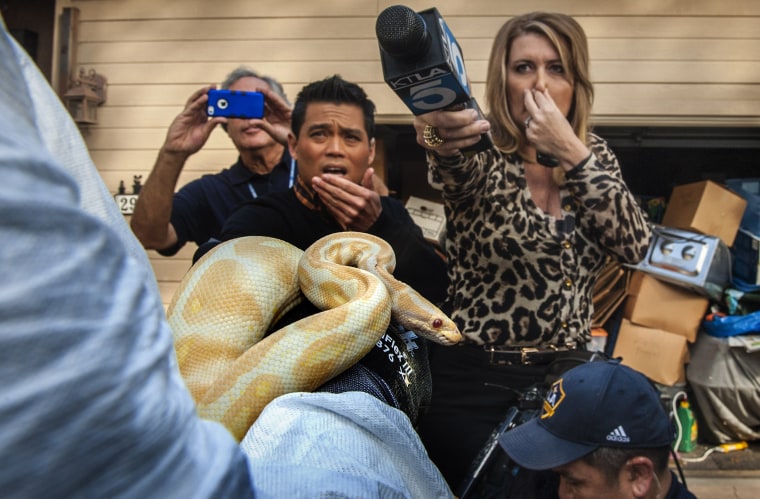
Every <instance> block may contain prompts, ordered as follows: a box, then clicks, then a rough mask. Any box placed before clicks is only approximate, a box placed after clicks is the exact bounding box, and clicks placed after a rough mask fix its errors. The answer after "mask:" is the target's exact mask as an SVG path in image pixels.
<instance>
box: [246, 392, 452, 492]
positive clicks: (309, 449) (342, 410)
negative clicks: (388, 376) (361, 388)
mask: <svg viewBox="0 0 760 499" xmlns="http://www.w3.org/2000/svg"><path fill="white" fill-rule="evenodd" d="M241 446H242V447H243V450H244V451H245V452H246V454H247V455H248V457H249V459H250V462H251V469H252V473H251V474H252V476H253V480H254V486H255V489H256V494H257V496H258V497H271V498H278V497H289V498H295V497H362V498H373V497H385V498H415V499H417V498H451V497H453V494H452V493H451V490H450V489H449V488H448V486H447V485H446V482H445V481H444V479H443V477H442V476H441V474H440V472H439V471H438V468H436V467H435V465H434V464H433V463H432V461H430V458H429V457H428V455H427V452H426V451H425V448H424V447H423V446H422V443H421V442H420V439H419V437H418V436H417V433H415V431H414V429H413V428H412V425H411V422H410V421H409V418H408V417H407V416H406V415H405V414H404V413H403V412H401V411H399V410H397V409H394V408H392V407H390V406H389V405H387V404H385V403H383V402H380V401H379V400H378V399H376V398H375V397H373V396H371V395H369V394H366V393H363V392H346V393H339V394H333V393H291V394H289V395H284V396H282V397H279V398H277V399H275V400H274V401H273V402H271V403H270V404H269V405H268V406H267V407H266V409H264V411H263V412H262V413H261V415H260V416H259V418H258V419H257V420H256V423H255V424H254V425H253V427H252V428H251V430H250V431H249V432H248V434H247V435H246V436H245V438H244V439H243V442H242V443H241ZM305 491H308V492H305Z"/></svg>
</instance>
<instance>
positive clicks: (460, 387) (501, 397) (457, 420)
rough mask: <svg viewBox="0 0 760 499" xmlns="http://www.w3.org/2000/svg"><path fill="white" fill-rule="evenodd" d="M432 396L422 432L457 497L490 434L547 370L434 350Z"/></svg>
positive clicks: (468, 351) (468, 350)
mask: <svg viewBox="0 0 760 499" xmlns="http://www.w3.org/2000/svg"><path fill="white" fill-rule="evenodd" d="M430 369H431V373H432V379H433V394H432V398H431V402H430V406H429V407H428V408H427V410H426V411H423V415H422V417H421V418H420V421H419V425H418V431H419V434H420V438H421V439H422V442H423V443H424V444H425V447H426V448H427V451H428V454H429V455H430V458H431V459H432V461H433V462H434V463H435V464H436V466H438V468H439V469H440V470H441V473H442V474H443V476H444V478H445V479H446V481H447V482H448V484H449V486H450V487H451V488H452V490H453V491H455V492H456V491H457V490H458V489H459V487H460V485H461V483H462V481H463V479H464V478H465V476H466V475H467V472H468V470H469V468H470V465H471V464H472V462H473V460H474V459H475V457H476V456H477V455H478V453H479V452H480V450H481V449H482V448H483V446H484V444H485V443H486V441H487V440H488V437H489V435H490V434H491V432H492V431H493V430H494V429H495V428H496V427H497V425H498V424H499V423H500V422H501V421H502V420H503V419H504V417H505V415H506V414H507V411H508V409H509V408H510V407H511V406H513V405H515V404H517V403H518V402H519V399H520V396H521V394H522V393H523V392H524V391H526V390H527V389H528V388H529V387H531V386H533V385H535V384H542V383H543V382H544V380H545V376H546V369H547V366H525V365H516V366H500V365H492V364H491V363H490V356H489V354H488V353H487V352H486V351H485V350H483V348H482V347H477V346H472V345H469V346H453V347H444V346H441V345H436V344H431V351H430Z"/></svg>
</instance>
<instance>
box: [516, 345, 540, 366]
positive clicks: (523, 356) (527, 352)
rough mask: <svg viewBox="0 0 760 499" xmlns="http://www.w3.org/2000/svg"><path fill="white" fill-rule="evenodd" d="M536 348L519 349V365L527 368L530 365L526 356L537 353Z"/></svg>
mask: <svg viewBox="0 0 760 499" xmlns="http://www.w3.org/2000/svg"><path fill="white" fill-rule="evenodd" d="M538 351H539V350H538V348H535V347H522V348H521V349H520V363H521V364H523V365H525V366H529V365H530V364H531V361H530V359H529V358H528V355H530V354H532V353H538Z"/></svg>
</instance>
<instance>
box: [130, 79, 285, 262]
mask: <svg viewBox="0 0 760 499" xmlns="http://www.w3.org/2000/svg"><path fill="white" fill-rule="evenodd" d="M221 87H222V88H225V89H231V90H242V91H248V92H252V91H255V92H261V93H263V94H264V96H265V99H267V98H268V99H271V98H273V95H275V96H277V97H279V98H281V99H284V100H285V101H286V102H287V98H286V97H285V94H284V92H283V89H282V86H281V85H280V83H278V82H277V81H276V80H274V79H272V78H270V77H268V76H262V75H259V74H258V73H256V72H254V71H252V70H250V69H247V68H245V67H239V68H237V69H235V70H234V71H232V72H231V73H230V74H229V75H228V76H227V78H226V79H225V80H224V82H223V83H222V85H221ZM211 88H213V86H211V85H209V86H205V87H203V88H200V89H198V90H197V91H195V92H194V93H193V95H191V96H190V98H189V99H188V101H187V104H186V105H185V108H184V110H183V111H182V112H181V113H180V114H179V115H178V116H177V117H176V118H175V119H174V121H173V122H172V124H171V126H170V127H169V130H168V132H167V134H166V140H165V141H164V145H163V146H162V147H161V150H160V151H159V153H158V158H157V159H156V163H155V165H154V166H153V170H152V171H151V173H150V175H149V176H148V178H147V180H146V181H145V184H144V185H143V187H142V189H141V191H140V197H139V198H138V201H137V204H136V205H135V210H134V214H133V215H132V220H131V227H132V230H133V232H134V233H135V235H136V236H137V238H138V239H139V240H140V242H141V243H142V245H143V246H144V247H145V248H146V249H155V250H157V251H158V252H159V253H160V254H162V255H164V256H171V255H174V254H176V253H177V251H179V250H180V248H182V246H184V244H185V243H186V242H188V241H194V242H195V243H196V244H198V245H200V244H202V243H204V242H206V241H208V240H209V239H211V238H216V237H217V236H218V235H219V231H220V230H221V227H222V224H223V223H224V221H225V220H226V219H227V217H228V216H229V214H230V213H231V212H232V211H233V210H234V209H235V208H237V206H238V205H239V204H240V203H242V202H243V201H246V200H249V199H254V198H257V197H259V196H262V195H264V194H266V193H268V192H279V191H284V190H287V189H289V188H290V187H291V186H292V185H293V179H294V178H295V174H296V164H295V161H293V160H292V159H291V158H290V154H289V153H288V148H287V147H286V144H287V136H288V132H289V131H290V116H289V115H286V114H283V113H282V112H278V111H276V110H273V109H272V108H270V107H267V110H266V114H265V116H264V118H263V119H235V118H229V119H228V118H221V117H217V118H209V117H208V116H207V115H206V103H207V102H208V95H207V93H208V91H209V89H211ZM219 124H221V125H222V126H223V127H224V129H225V130H226V131H227V134H228V135H229V137H230V140H232V143H233V144H234V145H235V148H236V149H237V150H238V153H239V157H238V160H237V162H236V163H235V164H233V165H232V166H231V167H229V168H228V169H225V170H222V171H221V172H219V173H216V174H213V175H204V176H203V177H201V178H199V179H196V180H194V181H192V182H190V183H188V184H187V185H185V186H184V187H182V188H181V189H180V190H179V192H177V193H176V194H175V193H174V191H175V189H176V186H177V180H178V178H179V175H180V173H181V172H182V169H183V168H184V166H185V163H186V162H187V160H188V159H189V158H190V156H192V155H193V154H195V153H196V152H198V151H199V150H200V149H201V148H202V147H203V146H204V145H205V143H206V141H207V140H208V138H209V136H210V135H211V132H212V131H213V130H214V128H216V126H217V125H219Z"/></svg>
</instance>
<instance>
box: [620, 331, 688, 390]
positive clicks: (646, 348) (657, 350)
mask: <svg viewBox="0 0 760 499" xmlns="http://www.w3.org/2000/svg"><path fill="white" fill-rule="evenodd" d="M612 356H613V357H622V363H623V364H625V365H626V366H628V367H631V368H633V369H636V370H637V371H639V372H641V373H642V374H644V375H645V376H646V377H648V378H649V379H651V380H652V381H655V382H657V383H660V384H662V385H667V386H673V385H675V384H678V383H684V382H685V381H686V369H685V367H684V366H685V364H686V363H687V362H688V360H689V350H688V346H687V342H686V338H685V337H683V336H681V335H680V334H673V333H669V332H667V331H662V330H660V329H653V328H648V327H643V326H637V325H635V324H632V323H631V322H630V321H628V320H626V319H623V321H622V323H621V324H620V330H619V331H618V337H617V341H616V342H615V349H614V351H613V352H612Z"/></svg>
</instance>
